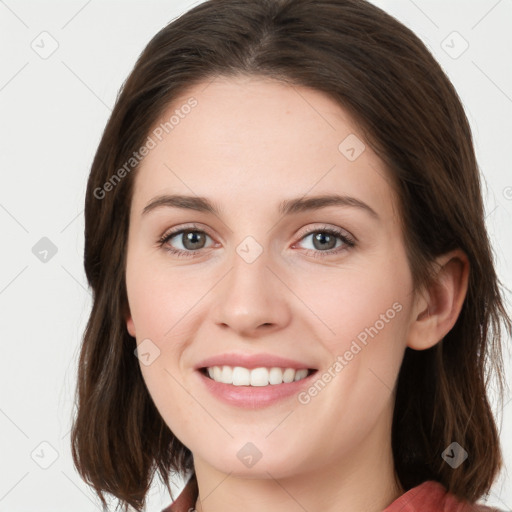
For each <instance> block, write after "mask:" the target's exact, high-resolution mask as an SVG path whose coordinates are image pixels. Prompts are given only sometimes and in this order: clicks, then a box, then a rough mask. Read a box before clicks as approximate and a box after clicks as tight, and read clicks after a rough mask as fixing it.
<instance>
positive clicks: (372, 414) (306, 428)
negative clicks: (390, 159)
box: [126, 77, 468, 512]
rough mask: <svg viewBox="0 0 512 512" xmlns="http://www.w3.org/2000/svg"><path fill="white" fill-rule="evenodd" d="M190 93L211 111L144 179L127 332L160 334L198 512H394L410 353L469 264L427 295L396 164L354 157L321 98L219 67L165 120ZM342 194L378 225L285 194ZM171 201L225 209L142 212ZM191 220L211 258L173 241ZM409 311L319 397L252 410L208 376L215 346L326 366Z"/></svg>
mask: <svg viewBox="0 0 512 512" xmlns="http://www.w3.org/2000/svg"><path fill="white" fill-rule="evenodd" d="M192 96H193V97H194V98H196V100H197V101H198V104H197V106H196V107H195V108H194V109H192V110H191V112H190V113H189V114H188V115H187V116H184V118H183V119H180V123H179V124H178V125H177V126H175V127H174V129H173V130H172V131H171V132H169V134H168V135H167V136H166V137H164V138H163V139H162V141H161V142H159V143H158V144H157V145H156V147H155V148H154V149H152V150H151V151H150V152H149V154H148V155H147V156H146V157H145V159H144V160H143V162H142V163H141V166H140V167H139V169H138V170H137V174H136V176H135V184H134V194H133V199H132V205H131V213H130V227H129V237H128V249H127V250H128V254H127V266H126V284H127V293H128V302H129V307H130V311H129V314H128V315H127V318H126V325H127V329H128V331H129V333H130V334H131V335H132V336H134V337H135V338H136V340H137V343H138V344H139V343H141V342H142V341H143V340H145V339H150V340H151V343H152V344H154V345H152V346H156V347H158V350H159V351H160V353H159V356H158V357H157V358H156V359H155V360H154V361H153V362H152V363H151V364H149V365H144V364H141V371H142V374H143V377H144V380H145V382H146V385H147V387H148V390H149V392H150V394H151V396H152V398H153V400H154V403H155V405H156V407H157V408H158V410H159V412H160V413H161V415H162V417H163V419H164V420H165V422H166V423H167V425H168V426H169V428H170V429H171V430H172V432H173V433H174V434H175V435H176V436H177V437H178V438H179V439H180V440H181V441H182V442H183V443H184V444H185V445H186V446H187V447H188V448H190V450H191V451H192V453H193V455H194V464H195V471H196V475H197V479H198V483H199V497H200V499H199V500H198V502H197V504H196V508H197V510H199V511H202V510H205V511H208V512H217V511H219V512H220V511H221V510H222V511H223V512H229V511H235V510H236V511H237V512H239V510H240V507H243V509H244V510H245V511H252V510H258V511H259V510H266V511H269V512H273V511H280V512H283V511H290V512H292V511H294V512H295V511H303V510H304V509H306V510H310V511H313V510H323V511H325V512H330V511H335V510H336V511H339V510H351V511H365V512H378V511H382V510H383V509H384V508H386V507H387V506H388V505H389V504H391V503H392V502H393V501H394V500H395V499H397V498H398V497H399V496H400V495H401V494H402V493H403V492H404V491H403V489H402V488H401V487H400V486H399V485H396V484H395V482H394V465H393V456H392V451H391V422H392V414H393V406H394V385H395V383H396V380H397V377H398V372H399V369H400V365H401V362H402V359H403V355H404V351H405V348H406V347H410V348H413V349H415V350H423V349H426V348H429V347H431V346H433V345H434V344H436V343H437V342H439V341H440V340H441V339H442V337H443V336H444V335H445V334H446V333H447V332H448V331H449V330H450V329H451V327H452V326H453V325H454V323H455V321H456V319H457V316H458V314H459V312H460V308H461V306H462V302H463V299H464V296H465V293H466V289H467V275H468V262H467V258H466V257H465V255H464V253H462V252H461V251H453V252H452V253H450V254H446V255H444V256H443V257H441V258H439V261H438V263H439V265H440V270H439V273H438V278H437V280H436V281H434V282H433V283H432V285H431V286H429V287H428V288H425V289H423V290H420V291H418V293H413V289H412V276H411V272H410V268H409V265H408V262H407V257H406V252H405V246H404V240H403V235H402V231H401V224H400V219H399V218H398V216H397V215H398V214H397V212H398V199H397V197H396V195H395V193H394V190H393V188H392V186H391V185H390V183H391V181H390V179H389V175H388V173H387V170H386V169H385V168H384V165H383V164H382V162H381V161H380V160H379V159H378V158H377V156H376V155H375V154H374V153H373V152H372V150H371V148H370V147H369V145H368V144H366V148H365V150H364V151H363V152H362V153H361V154H360V155H359V156H358V157H357V158H356V159H355V160H354V161H350V160H349V159H347V158H346V156H345V155H344V154H342V153H341V152H340V151H339V149H338V146H339V144H340V142H342V141H343V140H344V139H345V138H346V137H347V136H348V135H349V134H355V135H356V136H358V138H359V139H360V140H362V137H361V136H360V135H358V131H357V128H356V123H355V122H354V121H353V120H352V119H351V118H350V116H349V115H348V114H347V112H346V111H344V110H343V109H342V108H341V107H340V106H339V105H338V104H337V103H335V102H334V101H333V100H331V99H330V98H329V97H327V96H325V95H324V94H323V93H321V92H318V91H315V90H311V89H309V88H303V87H296V86H294V87H291V86H289V85H286V84H282V83H279V82H277V81H272V80H267V79H262V78H256V77H236V78H233V77H230V78H225V77H217V78H216V79H215V80H214V81H213V82H211V83H209V84H208V83H207V82H206V83H202V84H199V85H197V86H194V87H193V88H191V89H190V90H188V91H187V92H186V94H183V95H182V96H181V97H180V98H176V100H175V101H174V102H173V104H172V106H170V107H169V109H168V111H166V112H164V113H163V114H162V121H164V120H168V119H169V117H170V116H171V115H172V113H173V112H174V110H175V109H176V108H179V107H180V105H183V104H184V103H186V101H187V100H188V99H189V98H190V97H192ZM331 193H338V194H341V195H347V196H351V197H354V198H357V199H358V200H360V201H363V202H364V203H366V204H367V205H369V206H370V207H371V208H372V209H373V210H374V211H375V212H376V213H377V215H378V218H374V217H373V216H372V215H371V214H369V213H368V212H367V211H365V209H363V208H356V207H351V206H329V207H325V208H321V209H318V210H312V211H306V212H301V213H293V214H289V215H286V216H282V215H280V214H279V213H278V205H279V203H280V202H281V201H282V200H285V199H290V198H298V197H303V196H306V197H311V196H316V195H322V194H331ZM162 194H185V195H191V196H201V197H206V198H209V199H210V200H211V201H213V202H215V204H217V205H219V207H220V208H221V214H220V215H219V216H217V215H214V214H212V213H208V212H199V211H194V210H191V209H182V208H175V207H165V206H163V207H160V208H155V209H153V210H151V211H150V212H148V213H146V214H142V213H141V212H142V210H143V209H144V207H145V206H146V205H147V204H148V203H149V202H150V201H151V200H152V199H153V198H155V197H156V196H159V195H162ZM189 223H196V224H197V225H198V227H199V229H202V230H204V232H205V233H206V234H207V235H208V236H207V237H206V239H205V242H204V244H203V246H202V247H203V248H200V249H198V250H197V254H198V256H196V257H181V258H180V257H177V256H176V255H173V254H171V253H170V252H168V251H166V250H165V245H164V246H163V247H161V246H159V245H158V239H159V238H160V237H161V236H162V235H164V234H165V233H166V232H168V231H169V230H170V228H174V227H180V226H185V227H190V226H188V224H189ZM326 226H327V227H332V228H336V227H337V228H341V229H342V230H345V231H344V232H346V233H349V234H350V236H351V237H353V238H354V237H355V239H356V245H355V246H354V247H352V248H350V247H348V246H346V245H345V244H343V242H342V241H341V240H340V239H336V240H337V242H336V247H335V248H334V250H336V249H337V248H338V247H340V248H341V250H340V252H338V253H337V254H331V255H325V254H323V252H322V251H325V249H322V248H321V247H320V248H319V247H318V246H315V245H314V244H313V235H311V232H313V233H318V231H320V232H322V229H323V228H324V227H326ZM315 229H317V231H314V230H315ZM307 232H309V235H308V234H307ZM247 236H252V237H253V238H254V239H255V240H256V241H257V242H258V244H260V246H261V248H262V251H263V252H262V253H261V255H260V256H259V257H258V258H257V259H256V260H255V261H254V262H252V263H250V264H249V263H247V261H245V260H244V259H243V258H242V257H241V256H239V254H238V253H237V251H236V248H237V246H238V245H239V244H240V243H241V242H242V241H243V240H244V239H245V238H246V237H247ZM184 243H186V241H185V242H184V241H183V237H182V235H177V236H175V237H174V238H173V239H172V240H169V241H168V242H167V244H166V245H167V247H169V246H172V247H174V248H178V249H181V250H187V248H186V247H190V246H185V245H183V244H184ZM199 247H201V246H200V245H199ZM331 247H332V246H329V248H331ZM189 251H190V249H189ZM313 253H317V256H318V257H314V256H313ZM396 303H398V304H399V305H400V306H401V310H400V312H397V313H396V315H394V318H393V319H391V320H389V321H388V322H386V323H385V326H384V327H383V328H382V329H380V330H379V332H378V334H377V335H375V336H374V337H373V338H370V339H369V342H368V343H367V345H366V346H364V348H363V349H362V350H361V351H360V352H359V353H357V355H355V356H354V357H353V359H352V360H351V361H349V362H348V364H347V365H346V366H345V367H344V368H343V370H342V371H340V372H339V373H337V374H336V376H335V377H334V378H333V379H332V380H331V381H330V382H329V383H328V384H327V385H326V386H325V388H324V389H323V390H322V391H321V392H320V393H318V395H317V396H315V397H313V398H311V400H310V401H309V403H307V404H301V403H299V402H298V400H297V397H296V396H293V397H291V398H289V399H286V400H283V401H281V402H278V403H277V404H275V405H271V406H268V407H263V408H256V409H254V410H251V409H240V408H237V407H236V406H233V405H227V404H225V403H222V402H220V401H219V400H217V399H216V398H215V397H213V396H212V395H211V394H210V393H209V392H208V391H207V390H206V389H205V387H204V386H203V385H202V382H201V381H200V378H199V376H198V375H197V372H196V371H195V370H194V365H196V364H197V363H198V362H200V361H201V360H203V359H204V358H206V357H210V356H213V355H217V354H222V353H226V352H240V353H250V354H253V353H263V352H264V353H271V354H276V355H280V356H283V357H289V358H292V359H298V360H301V361H307V362H309V366H310V367H311V368H317V369H319V374H321V373H322V372H324V371H327V369H328V368H329V367H332V365H333V363H334V362H335V360H336V356H337V355H340V354H341V355H343V354H344V353H345V352H346V351H347V350H348V349H349V348H350V346H351V343H352V341H353V340H355V339H356V338H357V335H358V334H360V333H361V332H362V331H364V329H365V328H366V327H369V326H372V325H375V323H376V321H377V320H379V318H381V316H380V315H382V314H386V311H388V310H389V309H390V308H392V305H393V304H396ZM146 343H147V342H146ZM247 442H251V443H253V444H254V445H255V446H256V447H257V448H258V450H259V451H260V452H261V454H262V456H261V459H260V460H259V461H258V462H257V463H256V464H255V465H254V466H252V467H250V468H249V467H246V466H245V465H244V464H243V463H242V462H241V461H240V460H239V458H238V457H237V452H238V451H239V450H240V449H241V448H242V447H243V446H244V445H245V444H246V443H247Z"/></svg>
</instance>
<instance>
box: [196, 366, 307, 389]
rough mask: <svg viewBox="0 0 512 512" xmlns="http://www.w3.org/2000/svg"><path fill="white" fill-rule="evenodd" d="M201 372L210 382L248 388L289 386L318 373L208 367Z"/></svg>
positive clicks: (290, 369)
mask: <svg viewBox="0 0 512 512" xmlns="http://www.w3.org/2000/svg"><path fill="white" fill-rule="evenodd" d="M199 372H200V373H201V374H202V375H204V376H205V377H207V378H208V379H210V380H213V381H215V382H218V383H220V384H231V385H232V386H246V387H269V386H278V385H281V384H289V383H292V382H297V381H301V380H304V379H306V378H308V377H309V376H311V375H313V374H314V373H316V372H317V370H316V369H314V368H298V369H296V368H285V367H259V368H245V367H243V366H227V365H223V366H208V367H203V368H199Z"/></svg>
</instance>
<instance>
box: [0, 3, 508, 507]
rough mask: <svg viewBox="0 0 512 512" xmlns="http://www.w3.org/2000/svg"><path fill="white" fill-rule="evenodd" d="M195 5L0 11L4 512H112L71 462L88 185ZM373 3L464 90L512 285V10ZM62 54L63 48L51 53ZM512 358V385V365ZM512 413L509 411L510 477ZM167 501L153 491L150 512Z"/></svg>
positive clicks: (495, 495) (501, 494) (491, 217)
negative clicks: (137, 86)
mask: <svg viewBox="0 0 512 512" xmlns="http://www.w3.org/2000/svg"><path fill="white" fill-rule="evenodd" d="M196 3H198V2H192V1H185V0H179V1H178V0H173V1H165V2H164V1H155V0H153V1H145V2H142V1H139V2H133V1H132V2H127V1H125V2H121V1H112V0H109V1H105V0H102V1H100V0H92V1H91V0H89V1H85V0H80V1H75V0H73V1H69V0H68V1H66V2H64V1H61V2H57V1H53V2H36V1H34V0H32V1H25V2H23V1H20V0H5V1H4V0H0V48H1V50H0V51H1V66H0V141H1V146H0V147H1V149H0V173H1V174H0V176H1V185H0V230H1V234H2V242H1V247H2V250H1V265H0V314H1V316H0V336H1V343H2V345H1V346H2V353H1V356H2V357H1V358H0V375H1V377H0V378H1V381H0V393H1V397H0V434H1V435H0V449H1V454H0V512H7V511H8V512H18V511H29V510H30V511H32V510H38V511H40V512H50V511H51V512H59V511H66V512H68V511H69V510H70V509H72V510H73V511H76V512H82V511H83V512H92V511H96V510H100V508H99V506H98V504H97V501H96V500H95V498H94V495H93V493H92V491H90V489H89V488H88V487H87V486H86V485H85V484H84V483H83V482H82V481H81V480H80V478H79V477H78V475H77V473H76V472H75V470H74V467H73V465H72V461H71V455H70V448H69V430H70V425H71V412H72V400H73V393H74V389H75V379H76V370H75V368H76V360H77V356H78V348H79V344H80V340H81V336H82V333H83V330H84V327H85V323H86V320H87V316H88V313H89V310H90V307H91V296H90V293H89V291H88V288H87V285H86V280H85V275H84V272H83V267H82V254H83V229H84V222H83V202H84V193H85V186H86V179H87V175H88V172H89V168H90V165H91V162H92V158H93V155H94V152H95V150H96V147H97V144H98V142H99V140H100V137H101V134H102V131H103V128H104V126H105V123H106V121H107V118H108V116H109V114H110V111H111V108H112V106H113V104H114V101H115V97H116V95H117V92H118V90H119V87H120V86H121V84H122V82H123V81H124V80H125V78H126V77H127V75H128V74H129V72H130V71H131V69H132V67H133V65H134V63H135V60H136V58H137V56H138V55H139V53H140V52H141V51H142V49H143V48H144V46H145V45H146V44H147V42H148V41H149V40H150V38H151V37H152V36H153V35H154V34H155V33H156V32H157V31H158V30H160V29H161V28H162V27H163V26H164V25H165V24H166V23H167V22H169V21H170V20H171V19H173V18H175V17H176V16H178V15H179V14H181V13H182V12H184V11H186V10H188V9H189V8H190V7H191V6H192V5H195V4H196ZM374 3H375V4H376V5H378V6H380V7H382V8H383V9H384V10H386V11H388V12H389V13H390V14H392V15H394V16H395V17H396V18H398V19H399V20H400V21H402V22H403V23H404V24H405V25H407V26H408V27H410V28H411V29H412V30H413V31H414V32H415V33H416V34H418V35H419V36H420V37H421V38H422V40H423V41H424V42H425V43H426V44H427V45H428V46H429V47H430V49H431V51H432V52H433V54H434V55H435V57H436V58H437V60H438V61H439V62H440V63H441V65H442V66H443V68H444V69H445V71H446V72H447V74H448V75H449V77H450V79H451V80H452V81H453V83H454V85H455V87H456V89H457V91H458V92H459V95H460V97H461V99H462V101H463V103H464V105H465V108H466V112H467V115H468V117H469V120H470V122H471V126H472V129H473V134H474V138H475V145H476V151H477V157H478V160H479V163H480V167H481V169H482V172H483V174H484V176H485V182H486V190H485V200H486V208H487V212H488V213H487V223H488V228H489V232H490V235H491V237H492V242H493V245H494V249H495V255H496V260H497V266H498V271H499V274H500V277H501V279H502V281H503V282H504V283H508V284H509V285H510V283H511V282H512V279H511V272H512V271H511V268H512V267H511V266H510V263H511V261H510V259H511V257H510V255H511V254H512V242H511V238H512V237H511V230H510V225H511V221H512V188H511V187H512V174H511V170H510V144H511V142H512V99H511V98H512V72H511V59H510V48H512V30H511V28H512V27H511V25H512V2H511V0H500V1H497V0H481V1H476V0H474V1H467V0H466V1H464V0H450V1H426V0H415V1H413V0H399V1H397V0H394V1H391V0H374ZM45 31H46V32H47V33H48V34H50V35H46V34H43V35H40V34H41V33H42V32H45ZM454 31H456V32H457V33H458V35H457V34H453V32H454ZM53 40H54V41H55V42H54V41H53ZM443 41H444V42H443ZM464 41H467V44H469V47H468V48H467V50H466V51H464V53H461V52H462V50H463V49H464V47H465V44H466V43H465V42H464ZM52 44H53V45H56V44H58V48H57V49H56V50H55V52H54V53H53V54H52V55H50V56H47V55H45V54H44V52H48V51H50V50H51V49H52ZM33 47H34V48H35V49H33ZM36 50H37V51H36ZM38 52H39V53H38ZM460 53H461V54H460ZM41 54H42V57H47V58H42V57H41V56H40V55H41ZM459 54H460V55H459ZM454 57H457V58H454ZM411 129H414V127H411ZM42 237H48V238H49V239H50V240H51V241H52V243H53V244H55V246H56V248H57V253H56V254H55V255H54V256H52V255H51V252H50V253H49V254H48V256H47V260H48V261H46V262H42V261H40V260H39V259H38V258H37V257H36V255H34V254H33V252H32V248H33V247H34V245H35V244H36V243H37V242H38V241H39V240H40V239H41V238H42ZM42 256H43V255H41V257H42ZM507 259H508V263H509V266H508V268H507ZM507 298H508V300H510V294H509V293H507ZM506 342H507V345H508V347H509V346H510V340H506ZM505 357H506V362H507V378H508V380H509V381H510V376H511V375H512V371H511V366H510V352H509V351H506V352H505ZM510 399H511V397H510V395H508V396H507V397H506V403H507V405H506V406H505V408H504V410H503V411H497V413H498V422H499V423H501V432H502V436H501V437H502V443H503V448H504V451H505V458H506V463H507V466H508V468H509V472H510V468H511V467H512V401H510ZM507 401H508V402H507ZM41 443H45V444H42V445H41ZM54 459H55V460H54ZM47 465H49V467H48V468H47V469H43V468H42V467H41V466H47ZM176 484H177V486H178V488H179V487H180V482H179V481H178V482H177V483H176ZM168 503H169V497H168V496H167V494H166V493H165V492H164V491H163V490H162V487H161V486H159V485H157V484H156V483H155V485H154V486H153V488H152V491H151V494H150V497H149V505H148V508H147V510H148V511H159V510H161V508H162V507H163V506H164V505H167V504H168ZM488 503H489V504H493V505H496V506H498V507H500V508H502V509H504V510H510V509H511V508H512V477H511V475H507V474H506V472H502V474H501V478H500V480H499V481H497V482H496V485H495V486H494V488H493V492H492V494H491V496H490V497H489V500H488ZM112 510H113V508H112ZM310 512H313V511H310Z"/></svg>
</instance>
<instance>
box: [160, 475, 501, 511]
mask: <svg viewBox="0 0 512 512" xmlns="http://www.w3.org/2000/svg"><path fill="white" fill-rule="evenodd" d="M197 496H198V488H197V480H196V478H195V475H192V477H191V478H190V479H189V481H188V482H187V485H185V487H184V488H183V491H182V492H181V494H180V495H179V496H178V498H177V499H176V501H174V502H173V503H171V504H170V505H169V506H168V507H167V508H166V509H164V510H162V512H192V511H194V510H195V508H194V507H195V505H196V500H197ZM493 511H494V512H500V511H499V510H498V509H497V508H490V507H486V506H484V505H477V504H474V505H471V504H470V503H469V502H462V501H459V500H458V499H457V498H456V497H455V496H454V495H453V494H450V493H448V492H446V489H445V488H444V487H443V486H442V485H441V484H440V483H439V482H435V481H433V480H430V481H428V482H423V483H422V484H421V485H418V486H417V487H415V488H414V489H410V490H409V491H407V492H406V493H405V494H402V496H400V497H399V498H398V499H396V500H395V501H394V502H393V503H391V505H389V506H388V507H387V508H386V509H384V510H383V511H382V512H493Z"/></svg>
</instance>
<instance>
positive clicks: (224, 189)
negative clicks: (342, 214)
mask: <svg viewBox="0 0 512 512" xmlns="http://www.w3.org/2000/svg"><path fill="white" fill-rule="evenodd" d="M148 136H149V137H151V139H152V140H153V141H154V147H153V149H151V150H150V151H149V153H148V154H147V155H146V156H145V157H144V159H143V161H142V162H141V165H140V166H139V169H137V172H136V184H135V194H134V203H138V204H137V206H138V207H142V208H143V205H142V202H144V201H145V202H147V201H148V200H149V199H150V198H151V197H153V196H154V195H157V194H164V193H185V194H192V195H199V196H205V197H214V198H215V200H216V201H217V202H219V203H223V202H230V203H234V202H236V201H237V199H238V203H239V205H238V206H240V204H242V203H243V204H244V207H245V208H247V207H249V206H250V205H251V204H253V203H254V204H256V203H258V204H261V199H262V198H265V200H266V201H267V203H268V204H269V205H270V204H272V203H273V202H277V201H279V200H281V199H283V197H288V196H290V197H297V196H304V195H306V194H308V193H315V194H317V193H318V194H320V193H329V192H336V193H344V194H348V193H350V195H359V196H361V197H364V200H365V201H367V202H373V203H374V204H376V205H377V206H376V208H380V209H381V210H382V209H383V208H384V209H385V208H386V204H385V203H388V204H387V206H388V207H389V208H392V204H390V203H392V202H393V196H392V190H391V187H390V183H389V182H390V180H389V177H388V174H387V171H386V170H385V169H384V166H383V164H382V162H381V161H380V159H379V158H378V157H377V156H376V155H375V153H374V152H373V151H372V150H371V149H370V147H369V146H368V144H367V143H366V142H365V141H364V140H363V137H362V135H361V133H360V132H359V129H358V127H357V124H356V122H355V121H354V120H353V119H352V118H351V117H350V115H349V114H348V113H347V112H346V111H345V110H344V109H343V108H342V107H341V106H340V105H339V104H338V103H336V102H335V101H334V100H333V99H331V98H330V97H329V96H327V95H326V94H324V93H322V92H320V91H316V90H314V89H310V88H306V87H301V86H295V85H293V86H292V85H288V84H283V83H281V82H278V81H275V80H271V79H265V78H259V77H229V78H228V77H217V78H216V79H214V80H213V81H205V82H203V83H200V84H196V85H195V86H193V87H191V88H189V89H188V90H187V91H186V92H185V93H183V94H181V95H180V96H179V97H177V98H175V100H174V101H173V102H172V104H171V105H169V107H168V108H167V109H166V111H165V112H163V113H162V115H161V117H160V119H159V120H158V121H157V122H156V123H155V125H154V127H153V128H152V130H151V131H150V133H149V134H148Z"/></svg>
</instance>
